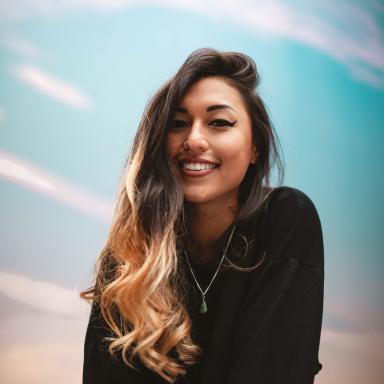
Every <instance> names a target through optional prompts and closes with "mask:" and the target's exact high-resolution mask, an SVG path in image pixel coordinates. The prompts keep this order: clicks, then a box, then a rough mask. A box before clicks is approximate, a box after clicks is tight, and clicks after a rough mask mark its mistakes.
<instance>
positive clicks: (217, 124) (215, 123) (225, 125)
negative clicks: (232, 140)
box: [210, 119, 236, 127]
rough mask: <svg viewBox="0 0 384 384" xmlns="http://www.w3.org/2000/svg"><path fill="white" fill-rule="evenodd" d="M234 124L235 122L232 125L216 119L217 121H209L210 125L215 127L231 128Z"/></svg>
mask: <svg viewBox="0 0 384 384" xmlns="http://www.w3.org/2000/svg"><path fill="white" fill-rule="evenodd" d="M235 123H236V121H234V122H233V123H230V122H229V121H227V120H224V119H217V120H213V121H211V123H210V124H212V125H213V126H215V127H233V126H234V125H235Z"/></svg>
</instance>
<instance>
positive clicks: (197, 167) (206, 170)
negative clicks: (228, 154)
mask: <svg viewBox="0 0 384 384" xmlns="http://www.w3.org/2000/svg"><path fill="white" fill-rule="evenodd" d="M180 168H181V171H182V173H183V174H184V175H186V176H191V177H201V176H205V175H208V174H210V173H212V172H213V171H214V170H215V169H216V168H219V164H214V163H189V162H181V164H180Z"/></svg>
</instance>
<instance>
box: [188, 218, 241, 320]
mask: <svg viewBox="0 0 384 384" xmlns="http://www.w3.org/2000/svg"><path fill="white" fill-rule="evenodd" d="M235 228H236V225H234V226H233V228H232V231H231V234H230V236H229V239H228V242H227V245H226V246H225V249H224V252H223V256H222V257H221V260H220V263H219V265H218V267H217V268H216V271H215V273H214V275H213V277H212V279H211V281H210V283H209V284H208V287H207V288H206V289H205V291H203V290H202V289H201V287H200V284H199V282H198V281H197V279H196V276H195V273H194V272H193V269H192V267H191V264H190V262H189V258H188V254H187V251H186V250H184V253H185V256H186V259H187V263H188V266H189V269H190V271H191V274H192V277H193V279H194V280H195V282H196V285H197V287H198V288H199V290H200V292H201V296H202V299H203V301H202V302H201V306H200V310H199V313H206V312H207V311H208V307H207V303H206V301H205V295H206V294H207V292H208V290H209V288H210V287H211V285H212V283H213V281H214V280H215V278H216V276H217V274H218V272H219V268H220V266H221V264H222V262H223V260H224V257H225V255H226V254H227V250H228V246H229V244H230V242H231V240H232V236H233V233H234V231H235Z"/></svg>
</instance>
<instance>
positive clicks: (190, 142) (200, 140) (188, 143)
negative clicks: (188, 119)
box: [184, 122, 209, 151]
mask: <svg viewBox="0 0 384 384" xmlns="http://www.w3.org/2000/svg"><path fill="white" fill-rule="evenodd" d="M208 146H209V145H208V141H207V138H206V135H205V130H204V127H203V126H202V125H201V124H200V123H197V122H196V123H194V124H193V125H192V126H191V129H190V130H189V132H188V136H187V137H186V139H185V141H184V149H185V150H190V151H206V150H207V149H208Z"/></svg>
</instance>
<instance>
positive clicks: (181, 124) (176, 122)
mask: <svg viewBox="0 0 384 384" xmlns="http://www.w3.org/2000/svg"><path fill="white" fill-rule="evenodd" d="M187 125H188V123H186V122H185V121H183V120H173V121H172V123H171V128H182V127H185V126H187Z"/></svg>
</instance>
